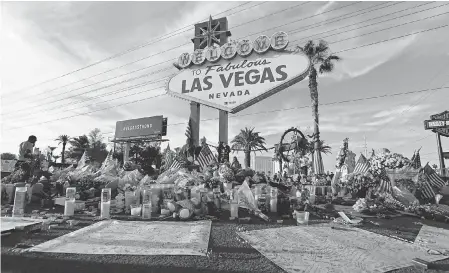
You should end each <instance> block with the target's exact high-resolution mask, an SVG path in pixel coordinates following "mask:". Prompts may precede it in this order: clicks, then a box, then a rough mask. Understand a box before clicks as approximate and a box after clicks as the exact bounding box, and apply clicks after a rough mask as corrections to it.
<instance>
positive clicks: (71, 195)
mask: <svg viewBox="0 0 449 273" xmlns="http://www.w3.org/2000/svg"><path fill="white" fill-rule="evenodd" d="M75 195H76V188H73V187H71V188H66V191H65V196H66V197H67V198H69V199H75Z"/></svg>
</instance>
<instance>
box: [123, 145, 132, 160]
mask: <svg viewBox="0 0 449 273" xmlns="http://www.w3.org/2000/svg"><path fill="white" fill-rule="evenodd" d="M130 149H131V143H129V142H127V143H125V150H124V151H123V162H128V161H129V150H130Z"/></svg>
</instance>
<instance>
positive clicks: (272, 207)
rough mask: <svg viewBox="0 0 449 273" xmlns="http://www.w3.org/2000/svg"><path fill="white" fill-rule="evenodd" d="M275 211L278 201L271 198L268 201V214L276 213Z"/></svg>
mask: <svg viewBox="0 0 449 273" xmlns="http://www.w3.org/2000/svg"><path fill="white" fill-rule="evenodd" d="M277 211H278V199H277V198H271V199H270V212H277Z"/></svg>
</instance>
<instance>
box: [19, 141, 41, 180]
mask: <svg viewBox="0 0 449 273" xmlns="http://www.w3.org/2000/svg"><path fill="white" fill-rule="evenodd" d="M36 141H37V138H36V136H33V135H31V136H29V137H28V140H27V141H24V142H22V143H20V145H19V160H18V161H17V163H16V166H15V170H18V169H21V170H22V171H23V178H22V179H23V180H25V181H26V180H28V179H29V178H30V176H31V171H32V170H31V169H32V168H31V165H32V164H31V163H32V160H33V149H34V146H35V145H36Z"/></svg>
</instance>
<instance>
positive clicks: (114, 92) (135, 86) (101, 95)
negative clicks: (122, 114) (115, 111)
mask: <svg viewBox="0 0 449 273" xmlns="http://www.w3.org/2000/svg"><path fill="white" fill-rule="evenodd" d="M167 70H168V69H162V70H158V71H157V72H155V73H150V74H145V75H142V76H139V77H136V78H143V77H147V76H149V75H152V74H156V73H159V72H163V71H167ZM136 78H134V79H129V80H126V81H122V82H118V83H114V84H110V85H107V86H103V87H100V88H97V89H93V90H90V91H86V92H84V93H80V94H76V95H72V96H69V97H64V98H62V99H58V100H54V101H51V102H48V103H46V105H45V106H48V105H49V104H53V103H55V102H59V101H63V100H67V99H70V98H75V97H78V96H81V95H85V94H89V93H93V92H95V91H98V90H102V89H105V88H109V87H114V86H116V85H118V84H122V83H124V82H129V81H132V80H135V79H136ZM166 79H167V77H164V78H162V79H159V80H156V81H154V80H153V81H147V82H144V83H139V84H137V85H133V86H129V87H125V88H122V89H119V90H116V91H112V92H109V93H103V94H100V95H98V96H96V97H89V98H86V99H85V100H81V101H77V102H70V103H68V104H66V105H62V106H61V105H57V106H56V107H53V108H50V109H42V110H39V111H41V112H48V111H51V110H54V109H60V108H61V107H64V106H70V105H75V104H79V103H82V102H84V101H87V100H92V99H95V98H100V97H103V96H105V95H108V94H116V93H120V92H124V91H128V90H130V89H134V88H137V87H141V86H144V85H147V84H151V83H156V82H160V81H164V80H166ZM118 91H120V92H118ZM24 110H32V109H29V108H24V109H20V110H18V111H16V112H8V113H5V114H4V115H3V116H8V115H11V114H16V113H20V112H23V111H24ZM63 110H64V111H65V110H66V109H63ZM32 111H33V110H32ZM25 114H26V113H25Z"/></svg>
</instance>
